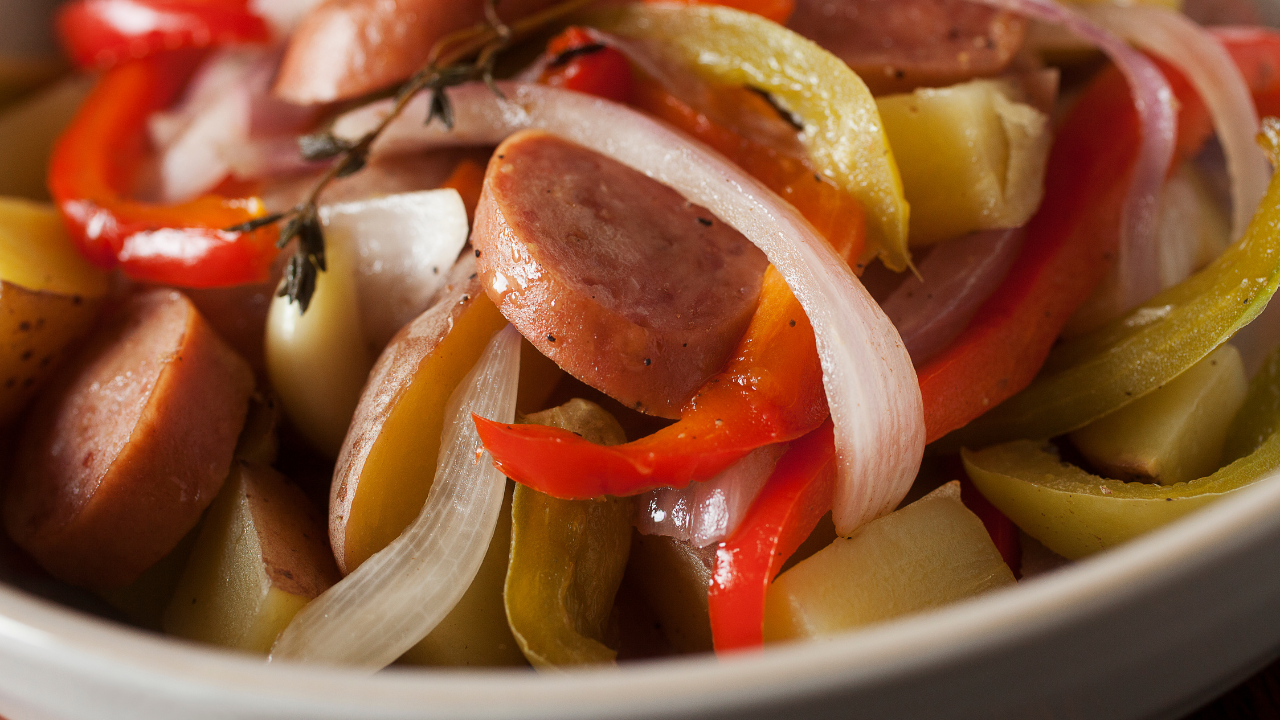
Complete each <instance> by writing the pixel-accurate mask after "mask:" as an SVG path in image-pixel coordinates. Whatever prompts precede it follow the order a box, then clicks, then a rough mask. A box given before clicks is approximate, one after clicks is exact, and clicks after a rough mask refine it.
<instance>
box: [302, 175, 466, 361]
mask: <svg viewBox="0 0 1280 720" xmlns="http://www.w3.org/2000/svg"><path fill="white" fill-rule="evenodd" d="M321 219H322V220H323V221H324V223H325V232H326V233H327V234H328V236H329V237H330V238H332V240H333V241H334V242H346V243H349V244H350V245H351V246H352V247H353V248H354V249H355V252H354V253H353V255H354V258H353V259H354V261H355V262H354V267H353V272H354V274H355V284H356V294H357V297H358V299H359V303H360V323H361V327H362V328H363V331H364V336H365V339H366V341H367V342H368V343H369V347H370V350H371V351H372V352H373V354H374V355H375V356H376V355H377V354H378V353H380V352H382V349H383V348H384V347H386V345H387V343H388V342H389V341H390V340H391V337H392V336H393V335H395V334H396V333H397V332H398V331H399V330H400V328H402V327H404V326H405V324H406V323H408V322H409V321H411V320H413V319H414V318H416V317H418V316H419V315H421V314H422V313H423V312H425V311H426V310H427V308H428V307H430V305H431V300H432V298H434V297H435V294H436V292H437V291H439V289H440V288H441V287H443V286H444V284H445V279H446V277H447V276H448V273H449V268H451V267H453V263H454V262H455V261H456V260H457V259H458V253H460V252H462V246H463V245H465V244H466V243H467V235H468V234H469V233H470V232H471V227H470V225H469V223H468V222H467V208H466V206H465V205H463V203H462V197H461V196H460V195H458V191H457V190H452V189H450V190H428V191H425V192H414V193H403V194H400V195H391V196H388V197H383V198H376V199H372V200H361V201H358V202H351V203H342V204H340V205H329V206H326V207H323V208H321Z"/></svg>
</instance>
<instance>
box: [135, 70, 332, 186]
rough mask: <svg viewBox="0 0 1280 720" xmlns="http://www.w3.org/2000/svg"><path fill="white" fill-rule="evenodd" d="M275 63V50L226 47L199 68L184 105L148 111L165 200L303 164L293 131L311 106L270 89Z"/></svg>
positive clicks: (311, 113) (310, 115) (309, 115)
mask: <svg viewBox="0 0 1280 720" xmlns="http://www.w3.org/2000/svg"><path fill="white" fill-rule="evenodd" d="M279 62H280V52H279V50H274V49H268V48H259V47H248V48H246V47H237V48H229V49H227V50H223V51H221V52H219V53H217V54H215V55H213V56H212V57H211V58H210V59H209V60H208V61H207V62H206V63H205V64H204V66H203V67H202V68H201V69H200V71H199V72H198V73H197V74H196V77H195V78H194V79H193V80H192V82H191V85H190V87H189V89H188V91H187V94H186V97H185V98H184V100H183V101H182V103H180V104H179V105H178V106H177V107H175V108H173V109H171V110H166V111H162V112H158V113H155V114H153V115H152V116H151V118H150V119H149V126H150V130H151V139H152V143H153V144H154V145H155V146H156V148H157V150H158V152H159V155H160V183H161V187H160V193H161V197H162V199H164V200H166V201H168V202H181V201H184V200H188V199H191V198H193V197H196V196H198V195H202V194H204V193H207V192H209V191H210V190H212V189H213V188H215V187H217V185H218V184H219V183H221V182H222V181H223V180H225V179H226V178H227V176H228V175H231V174H234V175H236V177H238V178H240V179H245V180H248V179H256V178H260V177H264V176H266V175H270V174H277V173H281V172H290V171H296V170H299V169H306V167H307V164H306V163H305V162H304V161H302V159H301V156H300V155H299V153H298V148H297V142H296V135H297V133H298V132H300V131H302V130H303V129H305V128H306V127H308V126H309V125H310V124H311V123H312V122H313V120H314V117H315V110H314V109H313V108H302V107H298V106H296V105H290V104H288V103H285V102H282V101H280V100H277V99H276V98H275V97H274V96H273V95H272V94H271V92H270V89H271V80H272V78H273V77H274V75H275V71H276V67H277V66H278V65H279Z"/></svg>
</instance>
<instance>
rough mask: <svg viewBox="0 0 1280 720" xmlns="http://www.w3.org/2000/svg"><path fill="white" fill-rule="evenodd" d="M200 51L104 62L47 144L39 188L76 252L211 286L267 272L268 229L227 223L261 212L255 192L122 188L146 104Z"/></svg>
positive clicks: (134, 270)
mask: <svg viewBox="0 0 1280 720" xmlns="http://www.w3.org/2000/svg"><path fill="white" fill-rule="evenodd" d="M203 57H204V53H202V52H197V51H177V52H169V53H160V54H157V55H152V56H150V57H148V58H146V59H143V60H135V61H132V62H128V63H125V64H122V65H118V66H116V67H115V68H113V69H111V70H109V71H107V72H106V74H104V75H103V76H102V79H101V80H100V81H99V83H98V86H97V87H96V88H95V89H94V91H93V93H92V94H91V95H90V96H89V98H88V99H87V100H86V101H85V103H84V105H83V106H81V108H80V112H79V113H78V114H77V115H76V117H75V120H74V121H72V123H71V126H70V127H69V128H68V129H67V131H66V132H65V133H64V134H63V136H62V138H61V139H60V140H59V142H58V144H57V146H56V147H55V149H54V153H53V157H52V159H51V160H50V164H49V190H50V192H51V194H52V195H53V198H54V201H55V202H56V204H57V205H58V208H59V209H60V210H61V211H62V214H63V218H64V220H65V221H66V224H67V227H68V229H69V230H70V233H71V237H72V239H73V240H74V241H75V242H76V244H77V245H78V246H79V248H80V250H81V252H82V253H83V254H84V255H85V257H87V258H88V259H89V260H90V261H92V262H93V263H94V264H96V265H98V266H100V267H103V268H108V269H109V268H113V267H117V266H118V267H120V269H121V270H123V271H124V273H125V274H126V275H128V276H129V277H131V278H133V279H134V280H139V281H143V282H154V283H160V284H166V285H176V286H180V287H218V286H226V285H236V284H241V283H251V282H263V281H265V280H267V279H268V277H269V274H270V268H271V263H272V261H273V260H274V258H275V256H276V247H275V241H276V237H277V235H278V233H276V232H275V231H274V230H272V229H269V228H267V229H260V230H257V231H254V232H245V233H237V232H228V231H227V230H226V229H225V228H229V227H232V226H236V225H239V224H242V223H245V222H248V221H250V220H253V219H255V218H258V217H260V216H262V215H264V214H265V210H264V208H263V205H262V202H261V201H260V200H258V199H257V198H225V197H221V196H218V195H206V196H204V197H200V198H197V199H195V200H192V201H190V202H187V203H181V204H177V205H158V204H150V203H144V202H138V201H135V200H132V199H130V198H129V196H128V195H129V190H130V188H131V186H132V183H133V181H134V177H135V175H136V174H137V172H138V170H139V168H140V166H141V165H142V162H143V159H144V157H145V131H146V124H147V118H148V117H149V116H150V115H151V113H153V112H155V111H156V110H160V109H162V108H164V107H166V106H167V105H168V104H169V103H171V102H172V101H173V100H174V98H176V97H177V96H178V94H179V93H180V92H181V91H182V89H183V87H184V86H185V84H186V82H187V79H188V78H189V77H190V76H191V74H192V73H193V72H194V70H195V68H196V67H197V66H198V64H199V62H200V61H201V60H202V59H203Z"/></svg>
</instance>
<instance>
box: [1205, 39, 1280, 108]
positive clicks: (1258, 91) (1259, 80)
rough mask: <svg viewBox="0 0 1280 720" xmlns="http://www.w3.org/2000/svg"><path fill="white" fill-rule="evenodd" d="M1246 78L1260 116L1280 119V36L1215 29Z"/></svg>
mask: <svg viewBox="0 0 1280 720" xmlns="http://www.w3.org/2000/svg"><path fill="white" fill-rule="evenodd" d="M1210 32H1212V33H1213V35H1214V36H1215V37H1217V38H1218V40H1219V41H1220V42H1221V43H1222V44H1223V46H1224V47H1226V49H1227V52H1228V53H1229V54H1230V55H1231V59H1232V60H1235V62H1236V67H1238V68H1240V73H1241V74H1242V75H1244V79H1245V82H1246V83H1248V85H1249V90H1250V91H1252V93H1253V102H1254V104H1255V105H1257V106H1258V115H1260V116H1263V117H1265V116H1267V115H1280V32H1276V31H1275V30H1272V29H1270V28H1260V27H1223V28H1211V29H1210Z"/></svg>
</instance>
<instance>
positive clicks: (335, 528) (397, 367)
mask: <svg viewBox="0 0 1280 720" xmlns="http://www.w3.org/2000/svg"><path fill="white" fill-rule="evenodd" d="M474 275H475V258H471V257H464V258H463V260H462V261H460V262H459V263H458V265H457V266H455V267H454V269H453V270H452V271H451V277H450V281H449V284H448V286H446V288H445V289H444V290H443V291H442V292H441V295H440V297H441V300H440V301H439V302H438V303H437V304H436V305H435V306H434V307H433V308H432V309H430V310H428V311H427V312H425V313H423V314H422V316H421V317H419V318H418V319H417V320H414V321H413V322H412V323H409V325H407V326H406V327H405V328H404V329H403V330H401V331H400V334H399V335H397V336H396V337H395V338H394V339H393V340H392V341H391V344H390V345H389V346H388V347H387V349H386V350H385V351H384V352H383V353H382V357H381V358H379V360H378V364H377V365H376V366H374V368H373V372H372V373H371V374H370V375H369V382H368V384H367V385H366V386H365V390H364V394H363V395H362V397H361V398H360V404H359V406H358V407H357V408H356V414H355V417H354V418H353V419H352V421H351V430H350V432H348V434H347V438H346V441H345V442H344V444H343V447H342V453H341V454H340V455H339V457H338V465H337V468H336V469H335V470H334V473H333V488H332V492H331V494H330V498H329V540H330V542H331V543H332V545H333V552H334V555H335V556H336V557H337V560H338V567H339V568H341V569H342V571H343V572H344V573H349V572H351V571H352V570H355V569H356V568H357V567H359V566H360V563H363V562H364V561H365V560H367V559H368V558H369V556H370V555H373V554H374V553H375V552H377V551H379V550H381V549H382V548H384V547H386V546H387V545H388V544H389V543H390V542H391V541H392V540H394V539H396V537H397V536H399V535H400V533H401V532H403V531H404V529H405V528H406V527H408V525H409V523H410V522H412V521H413V519H414V518H415V517H417V516H418V512H419V511H421V510H422V506H423V504H424V503H425V502H426V499H427V493H428V492H430V490H431V483H432V481H433V480H434V478H435V472H436V456H437V454H438V453H439V452H440V433H441V431H442V429H443V427H444V409H445V403H446V402H447V401H448V400H449V395H450V394H451V393H452V392H453V390H454V388H456V387H457V386H458V383H460V382H462V378H463V377H465V376H466V374H467V373H468V372H469V371H470V370H471V368H472V367H473V366H474V365H475V363H476V360H478V359H479V358H480V353H482V352H483V351H484V348H485V345H487V344H488V342H489V339H490V338H491V337H493V334H494V333H495V332H497V331H498V330H501V329H502V328H503V327H504V326H505V325H506V324H507V321H506V320H505V319H503V317H502V315H500V314H499V313H498V309H497V308H496V307H494V305H493V302H492V301H490V300H489V298H488V297H487V296H485V294H484V289H483V288H482V287H481V286H480V283H479V281H478V280H476V279H473V276H474Z"/></svg>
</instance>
